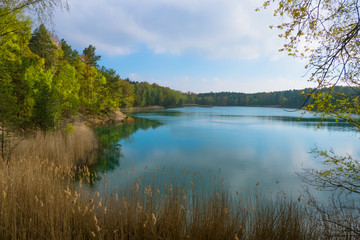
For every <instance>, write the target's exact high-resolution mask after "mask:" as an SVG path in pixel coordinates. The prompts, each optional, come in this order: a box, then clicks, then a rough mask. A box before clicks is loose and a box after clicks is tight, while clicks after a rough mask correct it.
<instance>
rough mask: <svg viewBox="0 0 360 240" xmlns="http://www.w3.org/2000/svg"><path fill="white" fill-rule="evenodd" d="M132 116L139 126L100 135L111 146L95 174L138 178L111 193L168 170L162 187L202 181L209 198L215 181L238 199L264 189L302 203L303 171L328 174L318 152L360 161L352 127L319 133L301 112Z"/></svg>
mask: <svg viewBox="0 0 360 240" xmlns="http://www.w3.org/2000/svg"><path fill="white" fill-rule="evenodd" d="M134 116H135V117H136V121H135V123H133V124H123V125H119V126H112V127H108V128H101V129H99V130H97V132H98V134H99V138H100V140H101V142H104V146H106V148H105V150H104V155H102V156H101V157H100V158H99V163H98V164H97V165H96V166H95V167H94V169H96V170H97V171H98V175H99V176H101V173H102V172H104V171H107V172H111V173H112V174H114V175H117V174H119V173H120V172H122V171H129V172H131V173H132V174H133V175H134V176H135V177H133V178H130V177H129V178H127V177H125V178H121V179H114V180H112V182H111V184H109V185H108V188H107V191H111V188H117V187H119V186H121V185H123V184H124V183H126V182H132V181H133V182H135V181H136V178H137V176H142V181H143V182H145V183H146V181H153V177H152V176H153V173H154V172H155V171H156V172H159V170H161V169H162V168H163V167H166V171H168V172H166V171H165V170H164V171H165V172H164V174H165V175H161V176H159V175H158V179H157V180H156V181H160V182H164V183H166V182H169V181H170V177H172V178H173V177H174V176H173V174H180V175H183V172H185V173H187V174H186V175H194V174H195V173H198V175H199V177H198V178H197V181H198V182H197V183H196V184H195V185H196V186H200V187H199V189H201V190H203V191H207V190H209V189H211V182H212V180H213V179H212V178H213V177H214V176H215V175H216V176H217V177H218V178H222V177H223V178H224V184H225V185H226V186H229V187H230V189H233V190H236V191H247V190H248V189H253V188H255V187H256V185H257V183H259V184H258V186H257V189H259V190H261V191H264V192H276V191H280V190H284V191H285V192H287V193H289V194H294V195H296V194H299V191H301V183H300V182H299V180H298V178H297V177H296V174H295V173H296V172H298V171H300V170H301V169H302V168H303V167H310V168H321V167H322V165H321V164H320V162H318V161H319V160H316V159H314V158H313V156H311V155H310V154H309V153H308V152H310V151H311V149H313V148H314V147H316V146H317V147H319V148H320V149H329V148H330V147H331V148H333V149H334V150H335V151H336V152H337V153H339V154H345V153H348V154H351V155H353V156H359V155H360V151H359V150H360V148H359V147H358V144H357V141H358V138H357V136H356V135H355V133H354V132H353V130H352V128H351V127H350V126H349V125H348V124H346V123H344V122H340V123H336V122H335V121H334V120H330V119H328V120H325V122H324V123H323V125H324V126H323V127H322V128H320V129H317V127H316V126H317V125H318V124H319V121H320V119H318V118H316V117H314V116H312V115H309V114H305V116H303V117H302V118H300V119H299V117H300V116H301V113H300V112H286V111H284V110H282V109H275V108H249V107H214V108H196V107H187V108H178V109H168V110H162V111H154V112H147V113H136V114H134ZM159 126H161V127H159ZM120 145H121V146H120ZM219 169H221V172H220V173H219V172H218V170H219ZM170 171H171V174H170ZM209 171H210V174H209ZM129 175H131V174H129ZM178 176H179V175H178ZM147 179H148V180H147ZM190 179H191V178H190ZM173 180H174V179H173ZM176 181H179V183H182V184H185V185H187V186H188V185H189V181H190V180H182V179H181V178H180V177H178V178H177V179H176ZM98 190H99V191H101V189H98Z"/></svg>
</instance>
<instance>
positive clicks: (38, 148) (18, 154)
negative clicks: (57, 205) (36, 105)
mask: <svg viewBox="0 0 360 240" xmlns="http://www.w3.org/2000/svg"><path fill="white" fill-rule="evenodd" d="M97 146H98V144H97V140H96V137H95V135H94V133H93V131H92V129H90V128H89V127H87V126H85V125H81V124H79V125H75V126H74V127H72V126H70V127H68V128H67V129H65V130H62V131H56V132H50V133H46V134H45V133H44V132H42V131H37V132H35V133H33V134H31V135H30V136H28V137H27V138H25V139H23V140H21V141H20V142H19V144H18V145H17V146H16V147H15V148H14V150H13V152H12V158H13V159H24V158H39V159H51V161H52V162H53V163H55V164H57V165H59V164H60V165H61V166H66V167H70V166H74V165H89V164H92V163H93V162H94V161H95V158H94V153H96V150H97Z"/></svg>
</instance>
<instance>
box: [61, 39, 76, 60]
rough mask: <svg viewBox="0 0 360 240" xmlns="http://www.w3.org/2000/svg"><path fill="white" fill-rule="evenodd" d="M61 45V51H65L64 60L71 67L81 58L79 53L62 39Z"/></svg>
mask: <svg viewBox="0 0 360 240" xmlns="http://www.w3.org/2000/svg"><path fill="white" fill-rule="evenodd" d="M59 44H60V47H61V50H62V51H63V58H64V59H65V60H66V61H67V62H68V63H70V64H71V65H74V64H75V61H76V59H77V58H78V57H79V53H78V51H76V50H73V49H72V48H71V46H70V45H69V44H68V43H67V42H66V41H65V40H64V39H61V41H60V43H59Z"/></svg>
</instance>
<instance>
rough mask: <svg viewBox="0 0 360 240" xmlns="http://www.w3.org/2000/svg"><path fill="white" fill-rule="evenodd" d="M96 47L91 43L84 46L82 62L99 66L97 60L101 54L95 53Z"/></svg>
mask: <svg viewBox="0 0 360 240" xmlns="http://www.w3.org/2000/svg"><path fill="white" fill-rule="evenodd" d="M95 50H96V48H95V47H94V46H93V45H89V47H87V48H85V49H84V51H83V56H84V58H83V60H84V63H86V64H87V65H89V66H91V67H96V68H97V67H99V65H98V63H97V62H98V61H99V60H100V59H101V56H99V55H96V54H95Z"/></svg>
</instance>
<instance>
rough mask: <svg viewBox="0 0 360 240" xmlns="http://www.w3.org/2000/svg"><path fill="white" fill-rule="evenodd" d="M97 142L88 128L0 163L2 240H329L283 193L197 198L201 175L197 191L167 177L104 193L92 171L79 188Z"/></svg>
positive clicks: (44, 140) (219, 192)
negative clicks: (92, 187) (94, 184)
mask: <svg viewBox="0 0 360 240" xmlns="http://www.w3.org/2000/svg"><path fill="white" fill-rule="evenodd" d="M81 131H83V132H82V133H84V134H85V135H82V134H80V133H81ZM69 136H71V137H69ZM89 136H91V134H90V133H89V132H87V130H84V129H80V130H79V132H77V130H76V129H75V130H74V132H73V133H72V135H71V134H68V135H67V134H64V133H56V134H55V133H54V134H52V135H48V136H44V135H41V134H40V135H36V136H35V137H34V139H33V141H35V142H31V140H29V141H24V142H23V144H25V143H26V145H24V146H21V148H19V149H23V150H22V151H23V152H19V153H16V155H15V154H14V155H13V156H17V158H14V159H12V160H11V161H9V162H5V161H2V162H0V239H235V240H236V239H294V240H296V239H318V238H319V234H321V232H319V229H321V227H319V225H315V224H312V223H311V222H310V220H309V218H308V216H307V215H305V211H304V210H305V209H304V208H305V206H304V205H303V204H301V203H300V202H298V201H297V200H296V201H292V200H289V199H287V198H286V196H285V195H281V194H280V195H277V196H274V197H273V198H272V199H271V200H268V199H267V200H266V199H265V198H262V197H259V195H256V193H254V194H250V195H248V196H247V197H245V198H244V197H243V198H241V197H240V196H238V195H237V194H235V193H234V194H233V193H232V192H230V191H229V190H227V189H226V188H224V187H222V186H221V185H220V184H214V185H213V186H212V187H211V190H210V191H197V190H196V189H197V188H196V184H197V182H196V179H195V178H196V177H194V176H193V177H190V176H189V178H190V179H188V180H189V181H188V182H187V183H186V184H188V185H189V184H190V185H189V186H188V185H186V184H185V185H184V184H178V183H176V182H175V181H173V182H171V181H170V182H167V183H163V182H161V181H159V179H165V178H164V177H163V175H162V174H161V173H160V172H158V173H156V172H154V174H153V175H152V176H151V179H152V180H151V181H145V180H144V178H142V177H138V178H136V177H135V176H133V178H134V179H133V181H130V182H128V183H125V181H124V184H122V185H121V186H118V188H117V190H116V191H112V190H111V191H110V189H109V191H110V192H111V193H109V194H106V193H105V192H106V191H107V188H108V187H106V186H105V185H106V182H109V181H111V180H112V178H111V177H108V176H106V175H103V176H102V179H101V180H100V181H99V183H100V184H102V193H99V192H93V191H89V190H88V189H89V188H88V187H85V186H87V184H88V182H90V181H91V176H90V175H91V174H90V171H89V170H88V169H87V168H86V167H84V168H83V169H82V174H81V175H82V176H83V178H82V180H80V181H78V182H76V181H75V175H76V174H78V173H77V172H75V171H78V170H75V169H76V168H75V167H74V165H76V164H77V162H76V161H75V162H74V161H73V160H71V159H72V158H73V157H74V156H76V157H80V158H83V159H86V154H81V153H80V150H79V149H91V146H92V145H93V144H94V143H93V141H89V142H88V140H89V138H90V137H89ZM57 141H65V142H66V141H67V142H66V143H63V142H62V143H60V142H57ZM71 141H72V142H71ZM70 143H71V144H73V145H75V146H70ZM81 143H84V144H85V145H86V147H84V146H78V145H79V144H81ZM36 146H38V148H37V147H36ZM67 147H69V148H67ZM58 148H59V149H58ZM39 149H41V150H39ZM85 152H88V151H87V150H86V151H85ZM62 155H64V159H65V160H63V158H62V157H61V156H62ZM164 171H166V170H164ZM129 172H131V171H123V173H122V174H123V175H131V173H129ZM122 174H120V176H119V177H122V176H121V175H122ZM165 174H166V173H165ZM126 177H128V176H126ZM130 178H131V176H130Z"/></svg>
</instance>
